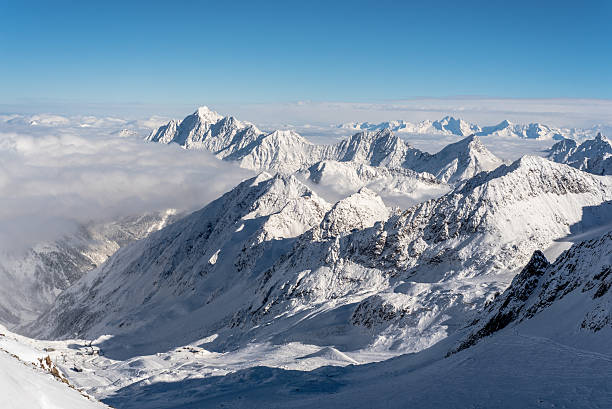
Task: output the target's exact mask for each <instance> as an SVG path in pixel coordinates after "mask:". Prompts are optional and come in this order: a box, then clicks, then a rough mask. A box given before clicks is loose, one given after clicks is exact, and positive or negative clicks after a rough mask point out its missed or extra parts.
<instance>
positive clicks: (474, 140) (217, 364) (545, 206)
mask: <svg viewBox="0 0 612 409" xmlns="http://www.w3.org/2000/svg"><path fill="white" fill-rule="evenodd" d="M41 118H42V117H41ZM11 120H13V121H15V118H13V119H11ZM32 120H33V119H32ZM40 120H41V119H38V122H36V123H35V124H34V125H32V123H31V122H28V123H27V124H28V125H27V126H40V125H39V123H40ZM56 122H57V121H56ZM53 123H55V122H53ZM60 123H62V122H61V121H60ZM119 125H121V126H125V123H123V122H122V123H120V124H119ZM49 126H51V125H49ZM138 129H139V130H140V131H139V133H137V135H135V134H131V133H129V132H128V131H129V130H128V131H125V132H122V131H121V130H118V131H119V134H116V135H115V134H113V136H112V138H114V139H113V141H121V140H125V144H126V145H129V146H131V147H130V148H129V149H133V146H136V147H137V146H140V145H138V144H141V145H142V146H143V150H144V149H154V150H155V154H154V155H155V156H151V157H149V158H148V159H147V160H146V163H147V166H149V165H150V166H153V167H155V164H156V163H157V161H156V158H158V157H161V156H162V155H164V154H166V152H167V154H168V155H173V158H174V157H175V158H180V157H181V155H182V154H184V155H186V156H187V155H189V161H190V165H189V166H193V167H194V169H195V168H197V166H198V161H200V160H201V161H202V162H203V164H202V166H203V167H204V166H208V167H211V168H212V169H213V170H212V171H206V172H208V173H198V172H195V171H194V172H193V173H188V175H191V174H193V175H203V178H204V179H206V178H207V177H208V178H210V179H211V184H212V183H215V182H213V181H212V179H214V176H215V175H216V173H215V172H219V173H221V172H225V173H228V174H229V173H231V172H236V173H235V175H236V176H231V177H230V176H229V175H227V176H225V179H224V180H222V181H217V182H216V184H215V185H214V188H211V192H212V191H214V192H215V196H213V197H210V198H208V197H205V199H201V203H200V205H198V206H194V205H193V200H192V201H190V202H189V203H188V205H185V206H184V207H183V208H179V209H178V210H174V209H172V210H167V209H168V205H170V204H172V205H174V204H175V202H172V201H169V200H167V199H166V198H165V199H164V200H160V199H159V198H158V196H150V197H153V198H154V201H155V206H156V207H152V208H151V209H148V210H147V211H146V212H144V211H142V209H144V208H143V207H135V206H134V207H133V208H134V209H137V210H138V211H135V212H131V214H129V215H127V214H122V215H121V217H115V218H114V219H112V220H109V217H107V216H105V217H104V218H101V219H100V220H97V221H96V220H94V219H91V220H89V221H87V222H84V221H83V220H81V219H80V220H79V224H78V228H77V229H73V230H68V231H65V232H62V234H61V235H59V236H58V237H55V238H53V239H45V240H39V241H38V242H36V243H34V244H32V245H31V244H28V245H29V247H27V249H26V251H21V252H16V253H15V252H14V253H13V254H10V255H9V254H8V253H7V255H3V256H2V259H0V283H1V286H0V325H2V326H0V360H1V361H0V382H1V383H2V384H6V385H8V384H9V383H10V384H11V385H17V386H15V387H14V388H13V387H10V388H11V391H12V394H10V395H6V396H4V397H3V399H6V402H7V403H5V404H4V406H6V407H45V406H44V405H45V404H47V403H45V402H46V400H48V401H49V402H50V403H48V405H55V406H56V407H86V405H92V407H97V406H96V405H99V407H104V404H107V405H110V406H112V407H116V408H131V407H133V408H171V407H184V408H195V407H243V408H254V407H261V408H272V407H315V406H316V407H330V408H331V407H347V408H348V407H364V408H370V407H389V408H395V407H398V408H399V407H409V406H416V407H458V408H459V407H500V408H502V407H572V408H573V407H585V408H587V407H602V408H603V407H609V406H611V405H612V348H611V347H610V345H611V344H610V342H609V340H610V336H611V335H612V298H611V294H612V292H611V291H608V290H609V289H610V287H612V285H611V282H610V279H611V278H612V275H610V274H609V273H610V271H612V270H611V268H612V236H611V234H612V233H611V232H612V165H611V164H610V161H611V159H610V158H612V156H611V155H612V143H611V142H610V140H609V139H607V138H606V137H605V136H603V135H601V134H600V133H597V132H596V130H595V129H593V130H578V129H569V128H554V127H550V126H547V125H543V124H539V123H534V124H529V125H521V124H513V123H510V122H508V121H503V122H502V123H500V124H499V125H495V126H480V125H477V124H473V123H468V122H466V121H463V120H461V119H456V118H452V117H445V118H443V119H442V120H436V121H423V122H421V123H418V124H415V123H409V122H406V121H396V122H386V123H381V124H371V123H350V124H343V125H341V126H337V127H335V128H334V129H335V131H334V132H337V131H338V130H341V131H346V132H347V134H346V137H345V138H344V139H342V140H339V141H336V140H332V141H330V143H312V142H310V141H309V139H308V138H307V137H304V136H302V135H300V134H298V133H297V132H295V131H293V130H269V131H262V130H260V129H259V128H258V127H257V126H256V125H254V124H252V123H249V122H244V121H240V120H238V119H236V118H234V117H230V116H227V117H225V116H222V115H220V114H218V113H216V112H214V111H212V110H210V109H208V108H206V107H201V108H198V109H197V110H196V111H195V112H194V113H193V114H190V115H188V116H187V117H186V118H185V119H183V120H182V121H178V120H171V121H169V122H167V123H166V124H163V125H161V126H160V127H158V128H156V129H154V130H152V131H151V132H150V134H149V135H148V136H147V137H145V138H142V139H144V140H143V141H136V140H137V138H138V137H139V136H141V135H142V130H141V128H138ZM134 132H136V131H134ZM351 133H352V134H351ZM400 135H401V137H400ZM413 135H421V136H422V135H429V136H428V137H432V138H433V137H437V136H439V137H440V138H451V139H442V140H444V141H448V142H449V143H447V144H445V146H442V147H440V148H439V149H430V150H431V151H428V150H425V149H421V148H417V147H415V146H414V145H413V144H412V143H411V137H412V136H413ZM14 140H17V139H14ZM534 141H535V142H537V145H523V147H522V148H520V149H518V150H517V151H516V152H520V153H521V154H520V155H518V154H517V155H509V156H501V157H500V156H498V155H497V154H495V153H494V151H496V152H497V150H495V149H492V147H493V146H495V145H498V146H497V147H496V148H498V149H499V145H503V144H504V143H512V144H517V146H518V145H520V144H522V143H526V144H529V143H534ZM27 143H28V144H31V143H36V139H28V142H27ZM113 143H118V142H113ZM166 145H168V146H166ZM177 145H178V146H180V147H181V148H183V149H176V148H177ZM15 146H18V142H15V143H14V144H12V145H10V146H9V147H8V148H7V149H8V151H10V152H11V154H13V153H14V151H15V150H16V149H17V148H15ZM513 146H514V145H513ZM526 146H528V147H529V148H525V147H526ZM145 147H146V148H145ZM0 148H3V149H4V148H6V147H3V146H2V145H0ZM71 149H73V148H71ZM126 149H127V148H126ZM525 151H527V152H528V153H529V154H525V155H523V154H522V153H524V152H525ZM211 154H212V155H211ZM158 155H159V156H158ZM198 155H201V156H198ZM178 160H180V159H178ZM109 163H110V162H109ZM211 163H212V165H211ZM142 169H145V170H147V169H148V168H138V169H137V170H142ZM171 169H172V163H166V162H164V163H163V164H162V165H161V169H156V172H160V173H153V178H155V179H158V180H159V179H163V178H165V177H166V176H164V175H163V174H164V173H167V174H168V175H169V176H168V177H167V179H168V180H169V182H165V183H168V184H169V185H170V184H172V178H175V176H174V174H172V173H170V172H171ZM183 169H185V168H181V171H183ZM214 169H220V170H217V171H215V170H214ZM207 175H208V176H207ZM175 179H176V178H175ZM190 180H193V178H189V177H186V178H185V179H181V180H180V181H179V182H178V183H180V184H188V183H190ZM234 180H240V182H239V183H237V184H236V183H235V182H234ZM1 181H2V179H1V178H0V182H1ZM205 182H206V180H204V181H202V180H199V181H197V183H198V184H197V187H198V189H200V190H201V189H206V184H205ZM193 183H194V184H195V183H196V181H195V180H194V181H193ZM158 186H163V185H153V187H152V188H151V189H152V191H154V192H156V193H157V191H158V190H159V189H160V188H159V187H158ZM220 190H223V191H224V192H225V193H223V194H221V195H217V192H219V191H220ZM180 192H184V190H181V191H180ZM177 196H178V194H177ZM127 197H128V198H129V199H130V200H131V197H129V196H127ZM190 197H191V196H190ZM194 197H195V195H194ZM208 199H210V200H208ZM122 200H123V199H122ZM194 209H197V210H195V211H194ZM0 221H1V220H0ZM534 379H535V380H539V381H534ZM3 390H4V389H3ZM32 391H39V393H38V394H37V393H35V392H32ZM79 392H80V394H79ZM29 395H37V397H36V399H39V400H38V401H37V400H35V399H28V398H26V397H27V396H29ZM38 395H39V396H38ZM24 396H26V397H24ZM19 399H23V402H22V401H19ZM96 400H100V401H101V402H103V403H100V402H96ZM18 401H19V402H20V403H15V404H13V402H18ZM57 402H59V403H57ZM0 403H2V401H1V400H0ZM12 404H13V406H11V405H12ZM7 405H8V406H7ZM51 407H53V406H51Z"/></svg>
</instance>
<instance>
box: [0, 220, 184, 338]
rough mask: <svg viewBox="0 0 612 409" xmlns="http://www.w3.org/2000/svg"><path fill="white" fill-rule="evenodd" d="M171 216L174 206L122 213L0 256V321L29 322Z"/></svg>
mask: <svg viewBox="0 0 612 409" xmlns="http://www.w3.org/2000/svg"><path fill="white" fill-rule="evenodd" d="M175 218H176V216H175V212H174V211H173V210H168V211H164V212H160V213H151V214H146V215H142V216H135V217H126V218H124V219H122V220H119V221H116V222H109V223H103V224H92V225H82V226H80V227H79V228H78V229H77V230H76V231H75V232H74V233H73V234H68V235H65V236H64V237H62V238H60V239H58V240H56V241H54V242H49V243H40V244H38V245H36V246H35V247H34V248H32V249H30V250H28V251H27V252H25V254H12V255H9V254H6V255H3V256H2V259H1V260H0V283H2V285H1V286H0V295H1V296H0V323H2V324H5V325H10V326H14V325H18V324H23V323H24V322H28V321H31V320H33V319H35V318H36V317H38V316H39V315H40V314H41V313H42V312H44V311H45V310H46V309H47V308H49V307H50V306H51V304H52V303H53V302H54V300H55V297H56V296H57V295H58V294H59V293H60V292H61V291H62V290H65V289H66V288H68V287H70V286H71V285H72V284H74V283H75V282H77V281H78V280H79V278H81V277H82V276H83V274H85V273H86V272H87V271H89V270H91V269H93V268H95V267H97V266H99V265H100V264H102V263H103V262H104V261H106V259H107V258H108V257H110V256H111V255H112V254H113V253H115V252H116V251H117V249H119V248H120V247H122V246H124V245H126V244H128V243H130V242H132V241H134V240H138V239H141V238H143V237H146V236H147V235H148V234H149V233H151V232H152V231H156V230H159V229H161V228H162V227H164V226H165V225H166V224H167V223H170V222H172V221H173V220H174V219H175Z"/></svg>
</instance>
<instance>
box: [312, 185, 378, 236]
mask: <svg viewBox="0 0 612 409" xmlns="http://www.w3.org/2000/svg"><path fill="white" fill-rule="evenodd" d="M388 217H389V212H388V210H387V207H386V206H385V204H384V203H383V201H382V199H381V198H380V196H378V195H377V194H376V193H374V192H372V191H371V190H369V189H368V188H365V187H364V188H362V189H361V190H359V192H357V193H355V194H353V195H351V196H349V197H347V198H346V199H343V200H341V201H339V202H338V203H336V204H335V205H334V206H333V207H332V209H331V210H330V211H329V212H328V213H327V214H326V215H325V217H324V218H323V221H322V222H321V231H322V233H323V234H324V235H326V236H328V237H336V236H342V235H344V234H347V233H350V232H351V231H354V230H363V229H365V228H368V227H372V226H373V225H374V223H375V222H378V221H382V220H386V219H387V218H388Z"/></svg>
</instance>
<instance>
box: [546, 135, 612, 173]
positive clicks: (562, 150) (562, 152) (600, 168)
mask: <svg viewBox="0 0 612 409" xmlns="http://www.w3.org/2000/svg"><path fill="white" fill-rule="evenodd" d="M548 158H549V159H551V160H554V161H555V162H559V163H565V164H567V165H570V166H573V167H575V168H577V169H580V170H584V171H585V172H590V173H594V174H596V175H611V174H612V142H610V140H609V139H608V138H606V137H605V136H602V135H601V133H599V134H597V136H596V137H595V139H589V140H586V141H584V142H582V143H581V144H580V145H578V144H577V143H576V142H575V141H573V140H571V139H564V140H562V141H560V142H557V143H556V144H554V145H553V146H552V147H551V148H550V150H549V152H548Z"/></svg>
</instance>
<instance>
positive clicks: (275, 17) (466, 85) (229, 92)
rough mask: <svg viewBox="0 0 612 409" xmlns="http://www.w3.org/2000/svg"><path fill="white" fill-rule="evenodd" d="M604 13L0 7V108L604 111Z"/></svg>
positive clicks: (609, 42)
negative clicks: (539, 106)
mask: <svg viewBox="0 0 612 409" xmlns="http://www.w3.org/2000/svg"><path fill="white" fill-rule="evenodd" d="M611 3H612V2H608V1H605V0H601V1H537V0H530V1H495V0H489V1H465V0H464V1H414V2H411V1H404V2H400V1H386V0H376V1H355V0H353V1H331V0H327V1H322V2H319V1H299V2H294V1H289V0H285V1H261V2H260V1H248V2H241V1H235V0H234V1H215V2H208V1H199V2H198V1H165V2H164V1H142V2H139V1H127V0H123V1H109V0H106V1H96V2H93V1H91V2H90V1H73V2H68V1H44V2H36V1H23V0H21V1H7V0H0V104H5V105H6V104H19V103H30V102H40V101H72V102H74V101H77V102H79V101H83V102H97V103H115V104H130V103H142V104H150V103H155V104H160V103H161V104H169V105H172V104H191V103H193V104H200V103H208V104H214V103H222V104H223V103H231V102H237V101H239V102H264V103H269V102H278V101H299V100H312V101H373V100H386V99H402V98H411V97H415V96H432V97H445V96H456V95H488V96H497V97H518V98H562V97H569V98H603V99H611V98H612V6H610V4H611Z"/></svg>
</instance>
